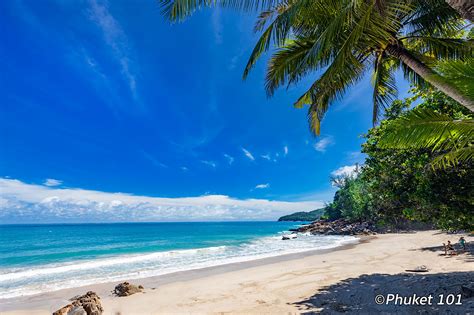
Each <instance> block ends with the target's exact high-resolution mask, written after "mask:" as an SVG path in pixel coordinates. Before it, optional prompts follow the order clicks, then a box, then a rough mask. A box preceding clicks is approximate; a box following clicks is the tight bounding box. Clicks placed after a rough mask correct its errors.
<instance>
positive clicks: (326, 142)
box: [314, 136, 334, 152]
mask: <svg viewBox="0 0 474 315" xmlns="http://www.w3.org/2000/svg"><path fill="white" fill-rule="evenodd" d="M333 144H334V138H333V137H331V136H327V137H323V138H321V139H320V140H319V141H318V142H316V143H315V144H314V149H315V150H316V151H319V152H325V151H326V149H327V147H329V146H330V145H333Z"/></svg>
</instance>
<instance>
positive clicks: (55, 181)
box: [43, 178, 63, 187]
mask: <svg viewBox="0 0 474 315" xmlns="http://www.w3.org/2000/svg"><path fill="white" fill-rule="evenodd" d="M62 183H63V181H62V180H59V179H53V178H47V179H46V180H45V181H44V182H43V185H45V186H48V187H54V186H59V185H61V184H62Z"/></svg>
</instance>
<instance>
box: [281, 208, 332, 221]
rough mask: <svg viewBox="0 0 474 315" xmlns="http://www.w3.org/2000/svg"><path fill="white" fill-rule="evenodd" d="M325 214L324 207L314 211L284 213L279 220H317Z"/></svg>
mask: <svg viewBox="0 0 474 315" xmlns="http://www.w3.org/2000/svg"><path fill="white" fill-rule="evenodd" d="M323 214H324V209H316V210H313V211H300V212H295V213H292V214H289V215H284V216H282V217H280V218H279V219H278V221H316V220H319V218H321V217H322V216H323Z"/></svg>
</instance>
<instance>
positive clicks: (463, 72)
mask: <svg viewBox="0 0 474 315" xmlns="http://www.w3.org/2000/svg"><path fill="white" fill-rule="evenodd" d="M435 70H436V71H437V72H438V73H440V74H441V76H442V77H443V78H444V79H445V80H447V81H449V82H451V83H452V84H454V85H456V87H457V88H458V89H459V90H461V91H462V92H463V93H464V94H465V95H467V96H468V97H470V98H471V99H474V58H467V59H465V60H464V61H463V60H443V61H440V62H438V63H437V64H436V66H435Z"/></svg>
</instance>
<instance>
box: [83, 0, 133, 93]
mask: <svg viewBox="0 0 474 315" xmlns="http://www.w3.org/2000/svg"><path fill="white" fill-rule="evenodd" d="M89 5H90V10H89V18H90V19H91V21H93V22H94V23H95V24H96V25H97V26H98V27H99V28H100V30H101V32H102V35H103V37H104V39H105V42H106V43H107V45H108V46H109V47H110V49H111V50H112V55H113V56H114V58H115V60H116V61H117V63H118V65H119V66H120V69H121V72H122V76H123V78H124V80H125V81H126V83H127V85H128V87H129V89H130V92H131V94H132V96H133V98H134V99H135V100H137V99H138V95H137V80H136V78H137V71H136V69H135V68H136V66H135V63H134V62H133V58H132V57H131V56H130V47H129V40H128V38H127V36H126V34H125V32H124V31H123V29H122V27H121V26H120V24H119V23H118V21H117V20H116V19H115V18H114V16H113V15H112V14H111V13H110V11H109V9H108V3H107V2H106V1H103V2H100V1H97V0H89Z"/></svg>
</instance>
